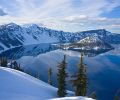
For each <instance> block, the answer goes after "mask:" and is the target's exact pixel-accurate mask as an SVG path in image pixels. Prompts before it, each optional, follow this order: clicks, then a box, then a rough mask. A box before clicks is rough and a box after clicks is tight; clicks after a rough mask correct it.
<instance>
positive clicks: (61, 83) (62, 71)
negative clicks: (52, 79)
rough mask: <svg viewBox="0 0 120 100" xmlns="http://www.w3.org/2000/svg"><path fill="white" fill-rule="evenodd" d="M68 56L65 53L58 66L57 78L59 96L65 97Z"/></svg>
mask: <svg viewBox="0 0 120 100" xmlns="http://www.w3.org/2000/svg"><path fill="white" fill-rule="evenodd" d="M66 66H67V63H66V56H65V55H64V59H63V61H62V62H61V63H60V64H59V66H58V74H57V80H58V91H57V94H58V96H59V97H65V95H66V94H67V91H66V77H67V73H66Z"/></svg>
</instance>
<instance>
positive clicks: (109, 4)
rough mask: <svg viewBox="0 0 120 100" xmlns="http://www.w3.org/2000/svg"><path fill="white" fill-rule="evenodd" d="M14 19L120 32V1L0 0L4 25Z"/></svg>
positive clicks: (59, 27) (55, 26)
mask: <svg viewBox="0 0 120 100" xmlns="http://www.w3.org/2000/svg"><path fill="white" fill-rule="evenodd" d="M11 22H13V23H17V24H28V23H30V24H31V23H34V24H39V25H41V26H45V27H48V28H51V29H56V30H63V31H69V32H77V31H85V30H94V29H107V30H109V31H111V32H114V33H120V0H0V24H6V23H11Z"/></svg>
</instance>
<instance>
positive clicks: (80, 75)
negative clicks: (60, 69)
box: [72, 54, 87, 96]
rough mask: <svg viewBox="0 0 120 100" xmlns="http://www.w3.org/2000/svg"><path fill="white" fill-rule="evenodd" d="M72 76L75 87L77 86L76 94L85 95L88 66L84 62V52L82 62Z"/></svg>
mask: <svg viewBox="0 0 120 100" xmlns="http://www.w3.org/2000/svg"><path fill="white" fill-rule="evenodd" d="M72 77H73V79H72V83H73V87H74V88H75V95H76V96H85V95H86V92H87V75H86V67H85V65H84V62H83V54H81V57H80V63H79V64H78V72H77V74H76V75H74V76H72Z"/></svg>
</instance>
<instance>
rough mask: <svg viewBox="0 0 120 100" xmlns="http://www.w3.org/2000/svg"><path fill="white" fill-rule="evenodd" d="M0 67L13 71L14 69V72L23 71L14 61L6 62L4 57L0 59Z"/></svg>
mask: <svg viewBox="0 0 120 100" xmlns="http://www.w3.org/2000/svg"><path fill="white" fill-rule="evenodd" d="M0 66H2V67H9V68H13V69H16V70H19V71H22V72H23V71H24V70H23V69H22V68H21V66H20V64H18V63H17V61H15V60H11V61H8V59H7V58H6V57H2V58H0Z"/></svg>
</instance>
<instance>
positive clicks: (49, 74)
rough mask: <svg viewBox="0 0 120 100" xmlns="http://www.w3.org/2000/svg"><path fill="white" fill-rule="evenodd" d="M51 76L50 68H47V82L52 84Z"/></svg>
mask: <svg viewBox="0 0 120 100" xmlns="http://www.w3.org/2000/svg"><path fill="white" fill-rule="evenodd" d="M51 76H52V68H49V69H48V83H49V84H50V85H52V80H51Z"/></svg>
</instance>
